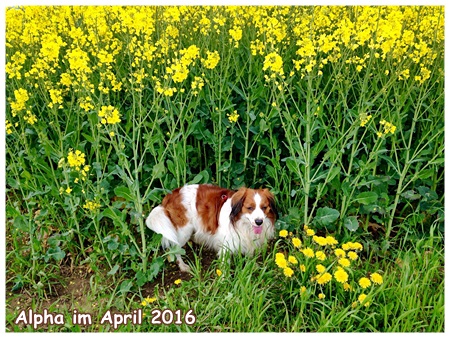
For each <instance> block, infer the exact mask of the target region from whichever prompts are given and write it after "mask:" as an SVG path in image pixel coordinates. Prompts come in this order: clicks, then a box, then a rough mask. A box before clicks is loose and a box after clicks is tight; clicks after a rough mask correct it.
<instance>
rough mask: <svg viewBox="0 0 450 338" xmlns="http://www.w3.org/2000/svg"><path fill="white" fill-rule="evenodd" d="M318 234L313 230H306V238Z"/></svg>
mask: <svg viewBox="0 0 450 338" xmlns="http://www.w3.org/2000/svg"><path fill="white" fill-rule="evenodd" d="M315 234H316V232H315V231H314V230H313V229H306V236H314V235H315Z"/></svg>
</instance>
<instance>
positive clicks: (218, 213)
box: [145, 184, 277, 271]
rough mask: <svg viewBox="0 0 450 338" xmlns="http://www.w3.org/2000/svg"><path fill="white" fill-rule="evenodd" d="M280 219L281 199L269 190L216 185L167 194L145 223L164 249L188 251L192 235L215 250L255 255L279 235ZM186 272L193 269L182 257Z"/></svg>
mask: <svg viewBox="0 0 450 338" xmlns="http://www.w3.org/2000/svg"><path fill="white" fill-rule="evenodd" d="M276 218H277V211H276V208H275V200H274V196H273V194H272V193H271V192H270V191H269V190H268V189H249V188H240V189H239V190H237V191H234V190H230V189H225V188H221V187H218V186H216V185H212V184H191V185H185V186H183V187H181V188H177V189H175V190H173V191H172V193H170V194H168V195H166V196H165V197H164V199H163V201H162V203H161V205H159V206H157V207H155V208H154V209H153V210H152V211H151V212H150V214H149V216H148V217H147V219H146V221H145V223H146V225H147V227H148V228H150V229H151V230H153V231H154V232H156V233H158V234H161V235H162V236H163V238H162V243H161V244H162V246H163V247H164V248H169V247H172V246H176V245H179V246H180V247H183V246H184V245H185V244H186V243H187V241H188V240H189V239H191V237H193V241H194V242H195V243H198V244H203V245H205V246H207V247H209V248H211V249H213V250H215V251H216V252H217V254H218V256H219V257H223V254H224V253H225V252H226V251H230V252H231V253H236V252H241V253H242V254H249V255H252V254H253V252H254V251H255V249H256V248H258V247H261V246H262V245H263V244H264V243H266V242H267V241H268V240H269V239H272V238H273V236H274V225H275V221H276ZM176 259H177V263H178V266H179V268H180V270H181V271H189V270H190V269H189V266H188V265H187V264H186V263H184V262H183V259H182V258H181V255H176Z"/></svg>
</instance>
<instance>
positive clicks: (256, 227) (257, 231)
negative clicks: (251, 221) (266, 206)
mask: <svg viewBox="0 0 450 338" xmlns="http://www.w3.org/2000/svg"><path fill="white" fill-rule="evenodd" d="M262 229H263V227H262V225H254V226H253V232H254V233H255V234H257V235H259V234H261V232H262Z"/></svg>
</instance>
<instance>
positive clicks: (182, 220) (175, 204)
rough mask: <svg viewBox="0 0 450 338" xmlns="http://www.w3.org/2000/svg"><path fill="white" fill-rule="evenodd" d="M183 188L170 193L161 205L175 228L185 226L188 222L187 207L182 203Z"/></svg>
mask: <svg viewBox="0 0 450 338" xmlns="http://www.w3.org/2000/svg"><path fill="white" fill-rule="evenodd" d="M180 189H181V188H177V189H175V190H174V191H172V192H171V193H170V194H168V195H166V197H164V199H163V201H162V203H161V205H162V206H163V207H164V212H165V214H166V216H167V217H169V219H170V221H171V222H172V224H173V225H174V226H175V228H180V227H183V226H185V225H186V224H187V222H188V219H187V216H186V208H185V207H184V206H183V204H182V203H181V201H182V196H181V193H180Z"/></svg>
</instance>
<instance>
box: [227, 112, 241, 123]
mask: <svg viewBox="0 0 450 338" xmlns="http://www.w3.org/2000/svg"><path fill="white" fill-rule="evenodd" d="M227 116H228V121H230V123H236V122H237V120H238V118H239V114H238V113H237V111H236V110H235V111H233V113H231V114H227Z"/></svg>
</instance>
